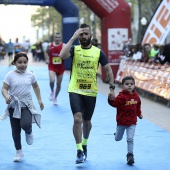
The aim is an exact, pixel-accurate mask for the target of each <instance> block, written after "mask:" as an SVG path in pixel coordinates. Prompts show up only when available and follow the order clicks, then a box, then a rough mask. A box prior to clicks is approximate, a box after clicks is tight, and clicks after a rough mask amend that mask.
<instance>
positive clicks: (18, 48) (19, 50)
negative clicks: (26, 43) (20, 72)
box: [14, 38, 22, 55]
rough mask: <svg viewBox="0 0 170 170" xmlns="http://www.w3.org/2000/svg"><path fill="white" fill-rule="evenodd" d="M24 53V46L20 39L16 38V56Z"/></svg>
mask: <svg viewBox="0 0 170 170" xmlns="http://www.w3.org/2000/svg"><path fill="white" fill-rule="evenodd" d="M21 51H22V44H21V43H20V42H19V39H18V38H16V40H15V43H14V53H15V55H16V54H17V53H19V52H21Z"/></svg>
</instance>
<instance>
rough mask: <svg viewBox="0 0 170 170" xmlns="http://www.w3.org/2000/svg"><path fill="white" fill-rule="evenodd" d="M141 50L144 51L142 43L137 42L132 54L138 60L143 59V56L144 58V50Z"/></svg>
mask: <svg viewBox="0 0 170 170" xmlns="http://www.w3.org/2000/svg"><path fill="white" fill-rule="evenodd" d="M141 51H142V46H141V44H136V45H135V51H134V54H133V56H132V59H133V60H137V61H139V60H141V58H142V52H141Z"/></svg>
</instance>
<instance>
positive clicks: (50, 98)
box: [49, 92, 54, 101]
mask: <svg viewBox="0 0 170 170" xmlns="http://www.w3.org/2000/svg"><path fill="white" fill-rule="evenodd" d="M53 98H54V92H51V94H50V97H49V100H50V101H52V100H53Z"/></svg>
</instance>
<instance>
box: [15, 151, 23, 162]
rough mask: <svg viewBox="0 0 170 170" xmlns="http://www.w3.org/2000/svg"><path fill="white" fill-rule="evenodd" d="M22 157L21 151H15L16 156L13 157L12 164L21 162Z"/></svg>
mask: <svg viewBox="0 0 170 170" xmlns="http://www.w3.org/2000/svg"><path fill="white" fill-rule="evenodd" d="M23 157H24V153H23V152H22V150H21V149H19V150H17V151H16V155H15V157H14V160H13V161H14V162H19V161H21V159H22V158H23Z"/></svg>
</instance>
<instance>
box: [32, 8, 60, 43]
mask: <svg viewBox="0 0 170 170" xmlns="http://www.w3.org/2000/svg"><path fill="white" fill-rule="evenodd" d="M31 22H32V26H34V27H37V28H39V29H42V33H43V35H42V40H45V39H47V40H49V41H52V37H53V35H54V32H61V15H60V14H59V12H58V11H56V9H54V7H39V8H37V10H36V12H35V14H33V15H32V16H31ZM45 30H47V33H46V34H44V31H45Z"/></svg>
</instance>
